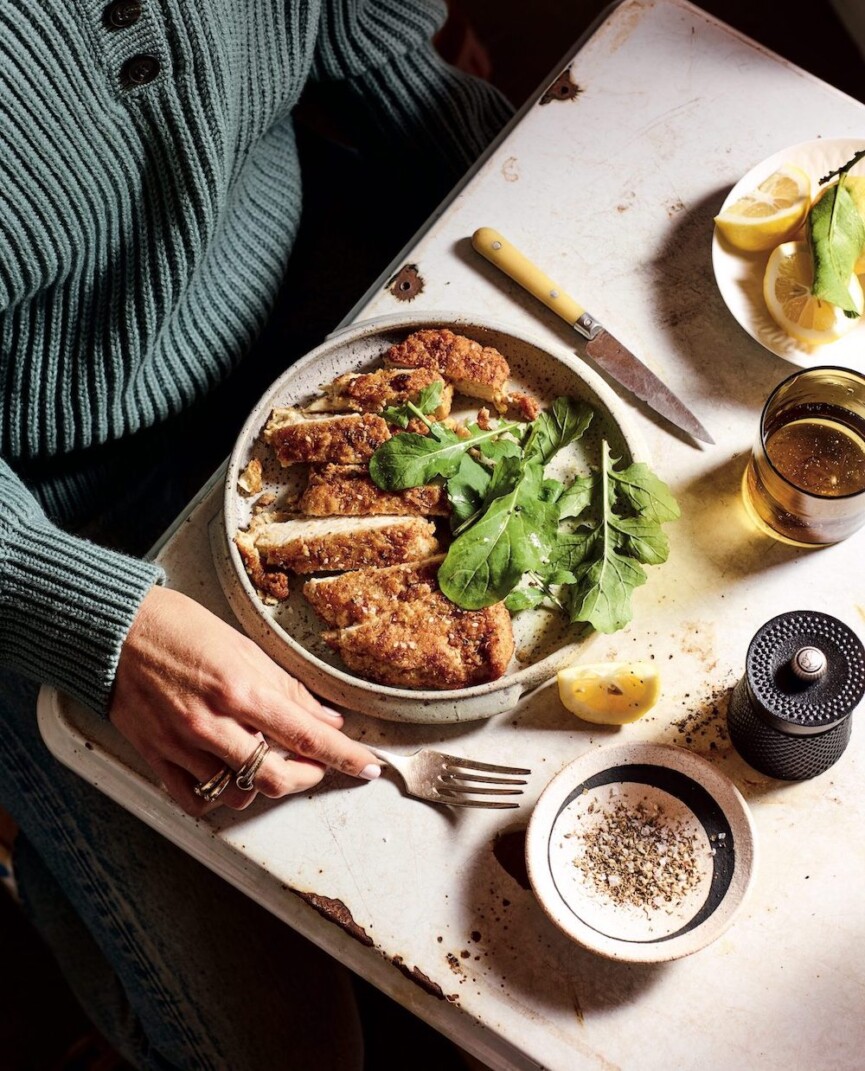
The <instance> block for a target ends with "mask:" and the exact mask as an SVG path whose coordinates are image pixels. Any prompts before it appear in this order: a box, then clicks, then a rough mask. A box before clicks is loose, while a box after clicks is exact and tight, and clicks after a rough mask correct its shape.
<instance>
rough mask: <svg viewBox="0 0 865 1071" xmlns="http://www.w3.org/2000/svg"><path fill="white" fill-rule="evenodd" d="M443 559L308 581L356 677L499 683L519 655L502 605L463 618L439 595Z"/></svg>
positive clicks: (427, 683)
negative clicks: (514, 654)
mask: <svg viewBox="0 0 865 1071" xmlns="http://www.w3.org/2000/svg"><path fill="white" fill-rule="evenodd" d="M443 560H444V556H443V555H438V556H436V557H434V558H428V559H427V560H425V561H417V562H409V563H407V564H404V565H397V566H393V567H391V568H388V569H359V570H355V571H353V572H347V573H343V574H342V575H341V576H336V577H324V578H316V579H312V580H308V581H307V582H306V583H305V584H304V585H303V594H304V595H305V596H306V598H307V599H308V600H309V602H310V603H311V604H312V606H313V608H314V609H315V611H316V613H318V614H319V616H321V617H322V618H324V620H325V621H326V622H327V624H328V625H332V626H335V627H334V628H333V629H332V630H330V631H327V632H324V633H322V638H323V639H324V640H325V642H326V643H328V644H329V645H330V646H331V647H332V648H333V649H334V650H335V651H337V652H338V653H339V654H340V656H341V657H342V660H343V661H344V662H345V664H346V665H347V666H348V667H349V669H351V670H354V671H355V672H357V673H359V674H360V675H361V676H363V677H366V678H368V679H369V680H373V681H377V682H378V683H380V684H387V685H391V686H392V687H395V688H465V687H469V686H470V685H472V684H481V683H484V682H485V681H491V680H496V679H497V678H498V677H500V676H501V675H502V674H503V673H504V672H505V670H506V669H507V667H508V663H509V662H510V660H511V657H512V656H513V653H514V637H513V629H512V626H511V615H510V614H509V613H508V611H507V610H506V609H505V607H504V605H503V604H501V603H499V604H497V605H495V606H491V607H488V608H487V609H485V610H461V609H460V608H459V607H458V606H455V605H454V603H452V602H450V600H449V599H447V598H445V596H444V595H443V594H442V593H441V592H440V591H439V590H438V581H437V575H438V570H439V566H440V565H441V563H442V561H443Z"/></svg>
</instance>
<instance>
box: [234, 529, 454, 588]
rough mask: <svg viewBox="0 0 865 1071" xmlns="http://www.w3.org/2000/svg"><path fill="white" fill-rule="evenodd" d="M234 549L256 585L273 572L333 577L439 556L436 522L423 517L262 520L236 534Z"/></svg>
mask: <svg viewBox="0 0 865 1071" xmlns="http://www.w3.org/2000/svg"><path fill="white" fill-rule="evenodd" d="M235 543H236V544H237V549H238V551H239V552H240V555H241V557H242V558H243V561H244V564H245V565H246V568H247V571H248V572H249V575H250V577H252V578H253V583H255V582H256V581H255V578H256V577H262V576H263V575H264V574H267V573H271V574H272V573H274V572H281V573H303V574H306V573H321V572H334V573H335V572H342V571H344V570H348V569H362V568H365V567H377V566H385V565H398V564H399V563H401V562H409V561H416V560H418V559H419V558H427V557H429V556H430V555H432V554H437V553H438V552H439V550H440V547H439V542H438V539H437V538H436V534H435V527H434V525H433V523H432V521H427V520H424V519H423V518H421V517H363V518H359V517H312V518H309V517H299V518H297V517H295V518H291V519H289V520H273V518H272V517H270V516H268V515H267V514H261V515H260V516H258V517H256V518H254V519H253V522H252V524H251V525H250V526H249V528H248V529H247V530H246V531H244V532H238V534H237V535H236V536H235ZM261 590H264V588H261Z"/></svg>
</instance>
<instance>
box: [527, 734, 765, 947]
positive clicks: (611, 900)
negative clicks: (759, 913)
mask: <svg viewBox="0 0 865 1071" xmlns="http://www.w3.org/2000/svg"><path fill="white" fill-rule="evenodd" d="M754 853H755V845H754V827H753V823H752V820H751V815H750V812H749V811H748V807H747V805H746V803H745V801H744V799H743V798H742V796H741V794H740V793H739V791H738V789H737V788H736V787H735V785H734V784H733V783H732V782H731V781H730V780H729V779H728V778H727V777H725V776H724V775H723V774H722V773H720V772H719V771H718V770H717V769H716V768H715V767H714V766H713V765H712V764H711V763H710V762H707V761H706V760H705V759H703V758H700V757H699V756H697V755H695V754H693V752H690V751H687V750H686V749H684V748H680V747H673V746H672V745H667V744H646V743H633V744H620V745H615V746H613V747H601V748H597V749H595V750H592V751H589V752H587V753H586V754H585V755H582V756H581V757H580V758H579V759H576V760H575V761H574V762H572V763H570V764H569V765H568V766H566V767H565V768H564V770H562V771H561V772H560V773H559V774H558V775H557V776H556V777H554V778H553V780H552V781H551V782H550V784H549V785H548V786H547V787H546V788H545V789H544V791H543V793H542V795H541V797H540V799H539V800H538V803H537V805H536V806H535V809H534V811H533V813H532V818H531V821H530V823H529V828H528V833H527V836H526V864H527V867H528V873H529V879H530V880H531V883H532V888H533V889H534V892H535V895H536V897H537V898H538V901H539V902H540V905H541V907H542V908H543V910H544V911H545V913H546V914H547V915H548V916H549V918H550V919H551V920H552V921H553V922H554V923H555V924H556V925H557V926H558V927H559V928H560V929H561V930H563V931H564V932H565V933H566V934H567V935H568V936H569V937H571V938H572V939H573V940H574V941H576V942H577V944H580V945H582V946H583V947H584V948H588V949H590V950H591V951H593V952H597V953H599V954H600V955H603V956H607V957H609V958H611V959H618V960H626V961H629V962H632V963H658V962H662V961H664V960H672V959H679V958H681V957H682V956H687V955H690V954H691V953H692V952H696V951H697V950H698V949H701V948H704V947H705V946H706V945H708V944H710V943H711V942H712V941H714V940H715V939H716V938H717V937H719V936H720V934H721V933H723V931H724V930H725V929H726V928H727V927H728V926H729V925H730V923H731V922H732V920H733V916H734V915H735V913H736V911H738V909H739V908H740V907H741V905H742V902H743V900H744V897H745V894H746V892H747V890H748V888H749V886H750V883H751V879H752V876H753V871H754ZM644 868H646V869H647V870H648V872H649V873H650V875H651V876H650V877H643V878H640V877H639V876H638V875H639V873H640V871H641V870H642V871H643V872H644V874H645V870H644ZM635 875H636V876H635Z"/></svg>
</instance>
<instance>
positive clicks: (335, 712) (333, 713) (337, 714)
mask: <svg viewBox="0 0 865 1071" xmlns="http://www.w3.org/2000/svg"><path fill="white" fill-rule="evenodd" d="M321 712H322V714H327V716H328V717H329V718H338V719H339V720H340V721H342V714H340V712H339V711H338V710H331V708H330V707H325V706H322V708H321Z"/></svg>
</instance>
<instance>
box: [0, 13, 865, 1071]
mask: <svg viewBox="0 0 865 1071" xmlns="http://www.w3.org/2000/svg"><path fill="white" fill-rule="evenodd" d="M700 6H701V7H702V8H703V9H704V10H705V11H707V12H709V13H710V14H712V15H715V16H716V17H718V18H719V19H721V20H722V21H724V22H727V23H728V24H730V25H731V26H733V27H735V28H736V29H738V30H739V31H741V32H742V33H744V34H746V35H748V36H749V37H753V38H754V39H755V40H757V41H759V42H760V43H761V44H763V45H765V46H766V47H767V48H769V49H771V50H772V51H774V52H777V53H779V54H780V55H782V56H784V57H785V58H787V59H789V60H791V61H793V62H794V63H796V64H797V65H799V66H800V67H803V68H805V69H806V70H808V71H810V72H811V73H813V74H815V75H817V76H818V77H820V78H822V79H823V80H824V81H826V82H829V83H830V84H832V85H835V86H837V87H838V88H839V89H841V90H843V91H845V92H846V93H848V94H850V95H851V96H853V97H856V98H857V99H859V100H865V61H863V59H862V56H861V54H860V53H859V51H858V49H857V48H856V46H855V45H854V44H853V42H852V41H851V40H850V38H849V37H848V36H847V35H846V33H845V31H844V29H843V27H842V25H841V23H840V22H839V20H838V18H837V16H836V15H835V13H834V11H833V9H832V7H831V6H830V4H829V3H828V0H812V2H811V3H809V4H808V5H807V10H808V17H807V20H803V18H802V16H801V15H800V14H799V12H800V10H801V7H800V5H795V7H794V5H787V4H780V3H772V4H770V3H760V2H758V0H704V2H703V3H702V4H701V5H700ZM607 8H608V5H607V4H606V3H601V2H599V0H458V8H457V10H456V11H455V12H454V15H453V18H452V22H451V24H450V26H449V27H448V29H447V32H446V33H445V35H444V36H443V38H442V39H441V42H440V44H441V48H442V50H443V51H445V52H446V53H447V54H448V58H449V59H450V60H451V61H452V62H458V61H467V62H469V63H474V64H477V63H478V62H480V63H482V64H486V65H488V74H489V77H490V80H491V81H492V82H493V83H494V84H495V85H497V86H498V87H499V88H500V89H501V90H502V91H503V92H504V93H505V94H506V95H507V96H508V97H509V98H510V100H511V101H512V102H513V103H514V104H515V105H517V106H519V105H520V104H522V103H523V102H524V101H525V100H527V99H528V98H529V97H530V96H532V95H533V94H534V93H535V92H536V91H537V90H538V88H539V87H540V86H541V84H542V83H546V81H548V80H551V79H552V76H554V75H555V74H557V73H558V70H559V62H560V60H561V59H562V57H563V56H564V55H565V53H567V52H568V51H569V50H570V49H571V46H572V45H573V43H574V42H575V41H576V40H577V39H578V38H579V37H580V36H581V35H582V34H583V33H585V31H586V30H587V29H588V28H589V27H590V26H591V25H592V23H593V22H594V21H595V19H596V18H597V17H598V16H599V15H600V14H601V13H602V12H603V11H605V10H607ZM794 12H795V13H794ZM731 77H734V75H732V74H731ZM755 107H758V103H757V102H755ZM300 143H301V147H302V159H303V166H304V172H305V175H306V178H307V183H306V186H307V191H308V193H307V198H306V204H305V208H304V222H303V225H302V228H301V234H300V236H299V240H298V244H297V247H296V250H295V253H294V255H293V257H292V262H291V264H290V266H289V272H288V275H287V278H286V284H285V287H284V288H283V293H282V296H281V300H280V303H279V306H278V308H277V310H276V312H275V315H274V317H273V320H272V322H271V324H270V325H269V327H268V328H267V330H266V331H265V334H264V336H263V338H262V340H261V343H260V344H259V346H258V347H257V348H256V351H255V353H254V354H253V355H252V356H253V362H252V368H251V371H249V365H248V366H247V370H246V371H245V374H244V378H243V382H242V384H240V385H238V384H237V383H233V384H230V385H229V389H227V390H224V391H222V392H221V394H220V395H219V396H218V397H217V398H216V399H215V400H214V401H213V402H212V403H210V404H209V405H208V406H207V407H203V409H202V412H201V414H200V415H199V416H200V419H202V420H205V421H206V422H207V425H208V435H207V436H203V437H201V438H203V439H205V440H206V441H207V442H208V443H210V444H211V445H210V448H209V452H208V453H207V454H202V455H201V456H200V458H199V459H198V467H197V470H196V472H195V474H194V476H193V479H200V480H201V481H202V482H203V480H204V478H206V476H208V475H209V474H210V472H211V471H212V470H213V469H214V468H215V467H216V465H217V464H218V463H219V462H220V460H221V459H222V457H224V456H225V454H227V452H228V450H229V448H230V445H231V442H232V441H233V439H234V437H235V435H236V433H237V430H238V429H239V426H240V424H241V423H242V421H243V419H244V417H245V414H246V412H247V411H248V410H249V408H250V407H251V406H252V404H253V403H254V401H255V400H256V399H257V397H258V396H259V395H260V394H261V393H262V392H263V391H264V389H265V388H266V386H267V385H268V384H269V383H270V382H271V380H272V379H274V378H275V377H276V375H277V374H278V373H279V372H280V371H282V369H283V368H284V367H286V365H288V364H289V363H291V361H292V360H293V359H294V358H296V357H297V356H299V355H300V354H302V353H303V352H305V351H306V350H308V349H310V348H311V347H312V346H315V345H317V344H318V343H319V342H320V341H321V340H322V338H323V337H324V336H325V335H326V334H327V332H329V331H330V330H332V328H333V327H334V326H336V324H338V323H339V322H340V320H341V319H342V318H343V317H344V316H345V315H346V314H347V313H348V312H349V311H350V310H351V308H352V307H353V305H354V304H355V303H356V301H358V300H359V299H360V298H361V297H362V296H363V294H364V293H365V291H366V289H367V288H368V287H369V286H370V285H371V284H372V282H374V281H375V279H376V278H378V276H379V275H380V274H381V273H382V272H383V271H384V270H385V269H386V268H387V267H388V265H389V264H390V262H391V260H392V259H393V258H394V257H395V256H396V255H397V254H398V252H399V250H400V249H401V248H402V246H403V245H404V244H405V243H406V242H407V241H408V240H409V238H410V237H411V235H412V234H413V233H414V231H415V230H416V229H417V227H418V226H420V225H421V223H422V222H423V220H424V219H425V218H426V217H427V215H428V214H429V211H430V210H431V208H432V207H433V205H432V204H430V203H429V202H428V201H426V200H425V199H424V197H423V196H414V192H415V191H413V190H412V189H405V188H399V187H395V186H394V184H393V183H392V182H391V183H389V182H388V180H387V176H383V175H382V174H381V172H379V171H376V170H375V169H367V168H366V167H365V166H364V165H363V164H362V163H361V162H359V161H357V160H355V159H353V158H352V157H351V156H350V154H349V155H347V154H346V152H345V150H344V149H343V148H341V147H339V146H335V145H334V144H333V143H332V142H330V141H329V140H328V139H327V138H325V137H323V136H322V134H321V130H320V128H318V127H317V126H316V124H315V123H312V124H304V125H303V128H302V130H301V135H300ZM334 174H335V175H337V176H338V181H336V182H335V181H334V179H333V177H332V176H333V175H334ZM214 428H219V429H221V436H214ZM192 490H194V487H193V488H191V491H192ZM190 493H191V492H190ZM9 836H10V831H9V830H6V829H4V824H3V821H2V816H0V844H2V843H3V842H4V840H8V839H9ZM359 997H360V1000H361V1006H362V1009H363V1011H364V1013H365V1016H366V1018H367V1020H368V1022H369V1023H370V1024H371V1028H370V1038H369V1046H368V1047H369V1054H368V1061H367V1062H368V1067H369V1071H391V1069H393V1071H397V1069H402V1068H403V1067H405V1066H406V1060H405V1059H404V1057H403V1055H402V1053H405V1052H407V1051H410V1052H411V1053H412V1057H411V1061H410V1062H411V1066H412V1068H413V1071H427V1069H429V1071H456V1069H461V1068H463V1067H464V1066H465V1065H464V1064H463V1062H462V1061H461V1059H460V1058H459V1056H458V1055H457V1054H456V1052H455V1050H454V1049H452V1048H451V1047H450V1046H449V1045H448V1043H447V1042H445V1041H444V1040H443V1039H441V1038H439V1036H438V1035H436V1034H434V1032H432V1031H430V1030H429V1029H428V1028H426V1027H424V1026H422V1024H420V1023H418V1022H417V1021H416V1020H414V1019H413V1018H412V1017H411V1016H410V1015H409V1014H408V1013H406V1012H403V1011H402V1010H401V1009H399V1008H396V1007H395V1006H393V1005H391V1004H390V1002H389V1001H387V1000H386V998H384V997H382V996H380V995H379V994H377V993H376V992H374V991H372V990H371V989H370V988H369V987H367V986H365V985H360V986H359ZM386 1035H387V1037H386ZM407 1046H410V1048H407ZM123 1066H124V1065H122V1064H121V1063H120V1061H119V1060H118V1059H117V1058H116V1057H115V1056H114V1055H113V1054H112V1053H111V1052H110V1050H108V1049H107V1048H106V1047H105V1046H104V1045H103V1044H102V1043H101V1041H100V1040H99V1039H98V1038H97V1037H96V1036H95V1035H94V1033H93V1031H92V1029H91V1027H90V1025H89V1024H88V1023H87V1020H86V1018H85V1017H84V1015H83V1013H82V1012H81V1010H80V1009H79V1008H78V1006H77V1005H76V1004H75V1001H74V1000H73V998H72V997H71V995H70V993H69V991H68V989H67V988H66V986H65V984H64V983H63V981H62V979H61V978H60V976H59V974H58V972H57V970H56V968H55V966H54V964H53V961H52V960H51V957H50V956H49V955H48V953H47V952H46V951H45V949H44V948H43V947H42V946H41V945H40V943H39V941H38V939H37V938H36V937H35V935H34V934H33V933H32V932H30V930H29V929H28V927H27V926H26V924H25V923H24V921H23V919H22V917H21V916H20V913H19V911H18V909H17V907H16V905H15V903H14V901H13V900H12V897H11V896H10V895H9V894H8V892H7V891H6V889H5V888H4V887H3V886H2V885H0V1071H121V1069H122V1068H123Z"/></svg>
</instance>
